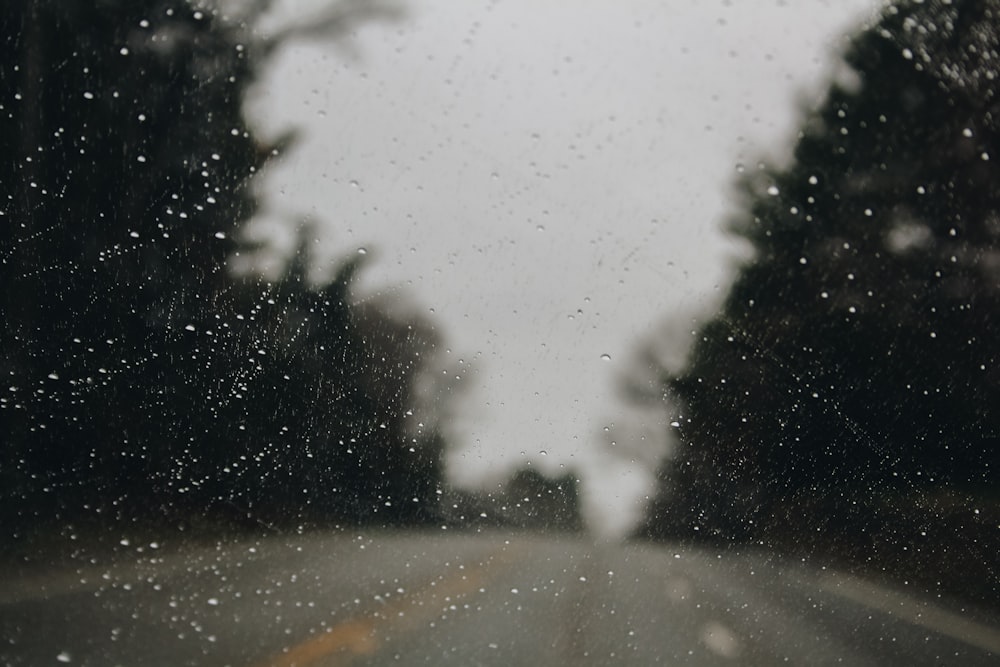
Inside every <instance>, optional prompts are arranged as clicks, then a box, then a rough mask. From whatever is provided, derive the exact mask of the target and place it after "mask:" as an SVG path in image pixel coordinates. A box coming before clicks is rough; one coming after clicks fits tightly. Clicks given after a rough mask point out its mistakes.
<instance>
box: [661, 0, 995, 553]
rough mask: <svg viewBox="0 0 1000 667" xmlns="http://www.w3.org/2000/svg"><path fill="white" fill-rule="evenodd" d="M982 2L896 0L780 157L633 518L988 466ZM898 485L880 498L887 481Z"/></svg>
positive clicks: (988, 38) (852, 492) (814, 514)
mask: <svg viewBox="0 0 1000 667" xmlns="http://www.w3.org/2000/svg"><path fill="white" fill-rule="evenodd" d="M997 26H1000V3H997V2H992V1H991V2H970V1H967V2H954V3H937V2H927V3H924V2H915V1H914V2H909V1H904V2H894V3H892V4H890V5H889V6H888V7H887V9H886V10H885V12H884V13H883V16H882V18H881V20H880V21H879V22H878V23H877V24H876V25H874V26H873V27H872V28H870V29H867V30H865V31H864V32H862V33H861V34H860V35H858V36H857V37H856V38H855V39H854V40H853V42H852V44H851V46H850V48H849V50H848V51H847V53H846V62H847V64H848V65H850V67H851V69H852V70H853V77H849V78H847V79H845V80H844V81H842V82H840V83H835V84H834V85H833V86H832V87H831V89H830V91H829V94H828V97H827V99H826V101H825V102H824V104H823V105H822V107H821V108H820V109H819V110H818V111H816V112H815V113H812V114H810V115H809V116H808V118H807V119H806V121H805V122H804V124H803V126H802V130H801V133H800V135H799V140H798V143H797V146H796V149H795V154H794V162H793V164H791V166H789V167H788V168H787V169H783V170H772V169H761V170H759V171H756V172H754V173H751V174H749V175H747V176H746V177H745V178H744V180H743V182H742V193H743V196H744V198H745V200H746V201H747V202H748V208H747V212H746V214H744V215H742V216H740V217H738V218H737V219H736V220H735V221H734V222H733V223H732V226H731V230H732V231H733V232H734V233H736V234H738V235H740V236H742V237H744V238H746V239H748V240H749V241H750V242H751V244H752V245H753V248H754V251H755V252H754V256H753V258H752V259H751V260H750V261H749V262H748V263H747V264H746V265H745V266H743V267H742V269H741V272H740V274H739V276H738V278H737V280H736V282H735V284H734V286H733V288H732V290H731V292H730V294H729V296H728V299H727V300H726V302H725V304H724V306H723V308H722V311H721V313H720V314H719V315H718V316H717V317H716V318H715V319H714V320H712V321H711V322H709V323H708V324H706V325H705V326H704V327H703V328H702V329H701V330H700V332H699V336H698V342H697V345H696V347H695V349H694V352H693V357H692V360H691V362H690V363H689V365H688V367H687V368H686V369H685V370H684V371H683V372H681V373H680V374H679V375H677V376H672V377H668V378H666V383H665V387H666V390H667V392H668V393H669V394H671V395H672V396H673V397H675V398H676V399H677V400H678V402H679V404H680V405H682V406H683V409H682V410H681V413H682V415H683V417H682V418H679V419H678V421H679V423H680V426H681V427H680V429H679V433H680V440H681V442H680V447H679V452H678V455H677V456H676V457H675V458H674V459H673V460H672V461H670V462H669V463H668V464H667V465H666V466H665V468H664V469H663V470H662V471H661V481H662V485H663V493H662V494H661V499H660V500H659V501H658V502H657V503H656V504H654V506H653V507H652V508H651V511H650V520H649V530H650V531H651V532H654V533H657V532H659V533H662V532H671V531H677V530H681V531H683V532H685V534H691V533H690V531H691V530H692V529H695V528H697V529H698V530H699V531H701V532H702V534H704V533H714V534H721V535H723V536H727V537H732V536H747V535H756V534H760V531H761V530H762V524H763V525H764V526H770V527H783V529H787V527H788V526H790V525H794V526H805V525H806V524H809V527H810V529H811V530H815V529H816V528H817V527H820V528H821V527H822V526H827V527H830V528H837V529H838V530H841V529H844V528H845V527H848V526H853V527H855V528H856V527H858V526H861V525H863V524H864V522H865V521H866V519H865V518H864V517H866V516H868V514H869V512H870V511H871V510H872V508H873V507H875V506H878V505H879V503H884V502H888V501H889V499H893V498H895V499H897V501H898V499H899V498H913V497H917V496H920V497H927V495H928V494H930V493H938V492H941V491H942V490H945V489H948V490H952V491H960V492H962V493H981V492H983V491H984V490H991V489H995V488H996V484H997V483H998V481H1000V477H998V475H1000V413H998V412H997V409H996V406H997V405H1000V402H998V401H1000V369H998V362H1000V343H998V341H1000V338H998V334H1000V319H998V318H1000V245H998V240H1000V194H998V191H997V189H996V187H995V184H996V183H997V182H998V178H1000V170H998V166H997V164H998V163H997V158H998V157H1000V98H998V96H997V92H996V91H997V86H996V84H995V81H996V79H997V77H998V76H1000V65H998V64H997V63H998V62H1000V60H998V59H997V58H998V51H1000V30H998V27H997ZM892 502H896V501H892Z"/></svg>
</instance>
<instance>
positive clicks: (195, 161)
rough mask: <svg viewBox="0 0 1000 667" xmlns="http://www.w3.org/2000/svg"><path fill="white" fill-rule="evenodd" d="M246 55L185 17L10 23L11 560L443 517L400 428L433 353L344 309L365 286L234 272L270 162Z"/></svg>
mask: <svg viewBox="0 0 1000 667" xmlns="http://www.w3.org/2000/svg"><path fill="white" fill-rule="evenodd" d="M265 5H266V3H257V5H256V11H261V10H262V9H263V7H264V6H265ZM341 18H343V17H341ZM247 36H248V32H247V30H246V26H245V25H242V24H239V23H238V22H235V21H231V20H227V19H224V18H221V17H219V16H218V15H217V14H216V13H215V12H214V11H212V10H210V9H208V8H206V7H204V6H201V5H198V4H195V3H189V2H184V1H183V0H174V1H171V0H144V1H132V0H129V1H116V0H89V1H82V2H73V3H64V2H55V1H54V0H19V1H17V2H12V3H8V5H5V7H4V11H3V12H2V15H0V63H2V65H0V67H2V70H0V71H2V74H0V81H2V82H3V85H2V89H0V95H2V98H0V153H2V155H3V156H4V157H3V160H2V162H0V185H2V190H3V195H4V196H3V199H2V201H0V222H2V224H0V260H2V261H0V279H2V281H3V284H4V289H3V292H2V296H0V317H2V318H3V321H4V328H3V331H2V336H3V338H2V341H0V372H2V374H3V387H2V389H0V433H2V437H3V450H2V454H0V485H2V494H3V509H2V510H0V523H3V524H4V526H5V528H7V530H5V533H9V534H8V535H7V536H8V537H9V536H10V535H13V534H16V533H17V531H18V530H20V529H21V528H23V527H24V526H30V525H31V524H33V523H36V522H41V521H51V520H60V519H62V518H71V517H78V516H80V515H83V514H89V515H94V514H96V515H99V516H106V517H112V518H114V517H118V518H121V517H125V518H142V517H149V516H157V515H163V516H169V517H178V516H185V515H190V514H192V513H212V512H225V513H228V514H229V515H237V516H239V517H241V520H244V519H246V520H253V521H256V522H263V523H272V524H273V523H286V524H287V523H292V522H298V521H302V520H312V521H377V522H379V523H399V522H413V521H424V520H428V519H429V518H431V516H432V507H433V501H434V489H435V487H436V485H437V483H438V481H439V478H440V464H439V458H440V457H439V451H438V450H439V448H440V442H439V440H440V439H439V438H438V437H437V436H436V435H435V434H433V433H427V434H421V433H418V432H417V431H416V430H415V428H413V427H411V426H410V425H409V423H408V421H409V419H410V418H409V417H408V416H407V411H408V409H409V407H410V406H411V405H412V403H413V399H414V391H415V386H416V381H417V378H418V376H419V375H420V373H421V372H422V371H423V369H424V368H425V366H426V363H427V360H428V359H429V357H430V355H431V354H432V353H433V350H434V348H435V345H436V336H435V334H434V332H433V329H432V328H430V326H429V325H428V324H426V323H424V322H417V321H403V320H397V319H396V318H393V317H392V316H390V314H389V313H388V312H386V311H384V310H382V309H379V308H377V307H366V308H359V307H356V306H353V305H351V304H350V299H349V287H350V282H351V277H352V275H353V273H354V270H355V269H356V263H348V264H346V265H345V266H344V268H343V269H342V270H341V272H340V274H339V276H338V278H337V279H336V280H334V281H333V282H332V283H331V284H330V285H328V286H326V287H324V288H321V289H314V288H311V287H310V286H308V285H307V284H306V283H305V281H304V279H303V275H302V274H303V268H302V266H301V265H296V266H293V267H291V268H290V269H289V272H288V275H286V277H285V278H284V279H283V280H281V281H279V282H278V283H275V284H264V283H255V282H253V281H250V282H237V281H235V280H234V279H232V278H231V277H230V275H229V273H228V272H227V269H226V260H227V258H228V257H229V256H231V254H232V253H233V252H235V251H236V250H237V247H236V244H235V243H234V241H233V239H234V238H235V237H236V232H237V231H238V229H239V226H240V224H241V223H242V222H243V221H245V220H246V219H247V218H248V217H249V216H251V215H252V214H253V212H254V202H253V200H252V198H251V196H250V194H249V192H248V189H247V180H248V178H249V177H250V175H251V174H252V173H253V172H254V171H255V170H256V169H257V168H259V167H260V166H261V164H262V163H263V162H264V161H265V160H266V158H267V156H269V155H270V154H272V153H273V152H274V147H271V146H261V145H260V144H258V143H257V142H256V141H255V140H254V138H253V137H252V136H251V134H250V132H249V130H248V128H247V126H246V124H245V122H244V120H243V117H242V114H241V104H242V99H243V92H244V90H245V89H246V87H247V86H248V84H249V83H250V82H251V80H252V75H253V71H254V70H253V63H252V62H251V60H250V55H251V52H252V51H253V47H254V44H253V43H252V42H251V43H247V42H246V41H244V40H245V39H246V38H247Z"/></svg>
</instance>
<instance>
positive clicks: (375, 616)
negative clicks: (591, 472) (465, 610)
mask: <svg viewBox="0 0 1000 667" xmlns="http://www.w3.org/2000/svg"><path fill="white" fill-rule="evenodd" d="M516 551H517V550H516V549H514V548H513V547H510V546H508V547H506V548H504V549H502V550H500V551H498V552H495V553H494V554H492V555H491V556H489V557H487V558H486V560H485V562H484V563H483V564H482V565H479V566H476V567H466V568H465V569H462V570H460V571H458V572H457V573H455V574H454V575H452V576H450V577H448V578H445V579H443V580H440V579H435V580H433V581H431V582H429V583H428V584H427V585H426V586H424V587H423V588H421V589H419V590H417V591H416V592H414V593H412V594H409V595H405V596H402V597H399V598H397V599H395V600H393V601H392V602H389V603H388V604H386V605H384V606H382V607H380V608H379V609H377V610H375V611H371V612H369V613H367V614H363V615H361V616H358V617H355V618H351V619H348V620H346V621H344V622H343V623H338V624H337V625H335V626H333V627H332V628H330V629H328V630H326V631H325V632H323V633H322V634H320V635H318V636H316V637H313V638H311V639H307V640H306V641H304V642H301V643H299V644H296V645H295V646H292V647H291V648H289V649H288V650H286V651H284V652H283V653H281V654H280V655H276V656H274V657H273V658H271V659H270V660H267V661H266V662H263V663H261V664H260V665H258V667H307V666H308V665H313V664H316V663H317V662H318V661H320V660H323V664H324V665H328V666H330V667H340V666H341V665H348V664H350V663H351V662H352V661H353V660H354V659H355V658H356V657H359V656H366V655H372V654H374V653H375V652H376V651H378V649H379V648H380V642H379V635H380V634H385V633H386V632H387V631H391V632H393V633H394V634H396V635H398V634H405V633H408V632H412V631H414V630H416V629H417V628H418V627H423V626H425V625H426V623H427V622H428V621H430V620H432V619H434V618H436V617H438V616H439V615H440V614H441V611H442V610H443V609H445V608H447V607H448V606H449V605H451V604H454V601H455V599H457V598H462V597H465V596H468V595H471V594H473V593H475V592H476V591H477V590H478V589H480V588H481V587H482V585H483V584H484V583H485V582H486V581H488V580H490V579H492V578H495V577H496V576H497V575H498V574H499V573H500V572H502V571H503V570H504V569H506V568H507V567H509V566H510V565H511V564H513V562H514V561H515V559H516V553H515V552H516Z"/></svg>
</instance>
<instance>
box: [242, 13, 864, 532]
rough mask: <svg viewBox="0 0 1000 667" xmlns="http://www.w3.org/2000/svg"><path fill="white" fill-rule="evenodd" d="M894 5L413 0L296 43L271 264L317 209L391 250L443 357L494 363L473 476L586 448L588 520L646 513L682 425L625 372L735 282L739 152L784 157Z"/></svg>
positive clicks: (393, 287) (453, 465)
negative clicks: (673, 430)
mask: <svg viewBox="0 0 1000 667" xmlns="http://www.w3.org/2000/svg"><path fill="white" fill-rule="evenodd" d="M311 3H312V4H316V3H317V0H311ZM304 4H305V3H304V2H302V1H299V2H292V1H291V0H288V1H287V2H285V3H284V5H285V6H286V7H294V8H296V9H297V10H298V11H301V9H302V7H303V5H304ZM873 4H874V3H873V2H872V0H849V1H840V0H838V1H832V0H831V1H830V2H822V1H817V0H812V1H805V0H802V1H797V0H787V1H780V0H768V1H764V0H761V1H753V2H751V1H749V0H743V1H739V0H732V1H717V2H705V1H702V0H698V1H697V2H695V1H694V0H687V1H680V0H677V1H669V0H628V1H623V0H573V1H572V2H571V1H570V0H545V1H540V0H502V1H497V2H491V1H489V0H462V1H460V2H459V1H457V0H450V1H449V0H406V1H405V3H403V4H401V5H400V6H402V7H403V8H404V9H405V16H404V17H403V18H402V19H401V20H398V21H396V22H391V23H390V22H386V23H370V24H364V25H362V26H360V27H359V28H358V30H357V32H356V34H353V35H351V36H350V37H348V38H345V39H343V40H341V41H339V42H332V43H323V42H316V41H313V42H305V41H303V42H292V43H290V44H288V45H286V47H284V48H282V49H281V50H280V51H279V52H278V53H277V55H276V57H275V58H274V59H273V61H272V62H271V63H270V64H269V67H268V68H267V71H266V74H265V75H264V76H263V77H262V79H261V81H260V83H259V84H258V86H257V87H256V89H255V93H256V94H255V95H254V96H253V97H252V98H251V99H250V101H249V104H248V111H249V113H250V116H251V120H252V121H253V122H254V124H255V125H256V126H257V127H258V128H259V131H260V133H261V134H262V135H263V136H265V137H268V136H276V135H277V134H279V133H280V132H282V131H284V130H287V129H296V130H297V131H298V132H299V139H298V143H297V144H295V146H294V148H293V149H292V150H291V151H290V152H289V153H288V154H287V155H285V156H284V157H283V158H282V159H281V160H280V161H275V162H273V163H272V164H271V165H270V166H269V167H268V168H267V169H266V171H265V172H264V173H263V174H262V175H261V177H260V178H259V179H258V182H257V186H258V192H259V194H260V195H261V197H262V199H263V207H262V211H261V214H260V216H259V218H258V219H257V220H255V221H254V223H253V225H252V227H251V230H252V233H253V234H255V235H256V236H258V237H259V238H262V239H267V240H268V241H269V242H270V243H271V251H270V252H269V253H266V254H265V256H264V257H263V258H262V260H263V265H264V267H265V269H266V268H267V267H268V266H270V267H271V268H272V270H273V268H274V267H276V266H278V265H279V264H280V259H281V258H282V257H284V256H285V255H286V254H287V252H288V251H289V250H291V248H292V247H293V246H294V241H293V240H292V239H293V232H294V229H295V228H296V225H297V223H298V221H300V220H301V219H302V218H304V217H308V218H311V219H313V220H315V221H316V223H317V227H316V236H317V239H318V243H317V244H316V249H317V252H318V254H319V255H320V256H321V257H325V258H328V259H329V261H328V262H321V265H322V266H326V267H329V266H332V264H333V262H335V261H336V260H337V259H342V258H343V257H344V256H346V255H348V254H351V253H354V252H357V251H358V249H359V248H365V249H366V250H369V251H371V252H372V254H373V258H372V261H371V262H370V264H369V265H368V267H367V269H366V270H365V271H364V273H363V274H362V276H361V280H360V282H359V286H358V294H359V296H360V297H361V298H364V297H365V296H366V295H368V296H370V295H373V294H376V293H392V294H394V295H396V297H397V298H398V299H400V300H402V301H403V302H404V303H406V304H408V307H410V308H412V309H414V310H416V311H418V312H421V311H422V312H426V313H427V314H428V315H429V316H430V317H431V318H432V319H433V321H434V322H435V323H436V324H437V326H438V328H439V330H440V331H441V333H442V334H443V335H444V337H445V340H446V342H447V347H448V348H449V350H450V352H449V353H448V354H447V355H446V359H445V360H444V361H443V362H442V363H448V364H450V365H458V364H459V360H460V359H461V360H462V361H463V362H464V363H463V365H464V364H470V363H471V364H472V366H471V368H472V370H471V371H470V376H471V379H472V381H471V382H469V383H467V385H469V386H471V391H470V392H469V393H468V394H467V395H466V396H465V398H464V400H463V402H462V404H461V405H460V410H459V418H458V419H457V420H456V423H455V425H454V429H453V432H452V437H453V440H454V441H455V445H456V446H457V447H456V449H455V451H454V452H452V455H451V456H450V458H449V470H450V472H451V474H452V476H453V478H454V479H455V480H456V481H458V482H460V483H464V484H474V483H485V482H491V483H492V482H495V481H498V480H499V479H501V478H502V477H503V476H504V475H505V474H507V473H509V472H510V471H512V470H513V469H514V468H515V467H520V466H523V465H524V464H525V463H526V462H527V461H530V462H531V463H532V465H534V466H537V467H539V468H541V469H542V470H543V471H546V472H549V473H553V474H556V473H559V472H560V471H561V469H564V470H565V469H573V470H574V471H575V472H576V473H577V474H579V475H581V476H582V477H583V478H584V482H585V485H586V486H585V490H584V491H585V494H586V496H585V499H586V501H587V505H586V508H587V512H588V514H589V516H590V518H591V519H592V520H593V521H594V522H595V523H597V524H599V525H601V526H604V527H605V528H606V529H608V530H611V531H613V530H614V529H616V528H617V529H623V528H624V527H625V526H626V525H627V524H628V522H629V521H630V520H631V519H632V518H634V517H636V516H638V512H639V511H640V510H641V500H642V498H643V497H644V495H645V494H647V493H649V491H650V488H651V487H650V484H651V473H652V469H653V467H654V466H655V461H656V457H657V456H660V455H662V453H663V452H665V451H666V450H667V448H668V443H666V442H665V441H664V440H663V437H662V434H663V433H665V432H666V431H667V430H668V428H667V425H666V424H665V423H663V422H664V418H665V417H666V415H665V414H661V411H652V412H651V411H648V410H646V411H643V410H641V409H638V408H636V407H634V406H627V405H624V404H623V403H622V401H621V400H620V399H619V398H618V395H617V391H616V382H617V378H618V377H619V376H620V375H621V374H622V373H624V372H626V370H627V369H629V368H632V366H633V365H634V358H633V357H631V356H630V355H631V354H632V353H633V350H634V347H635V345H636V344H637V342H638V341H640V340H641V339H643V338H645V337H649V336H650V335H651V334H652V333H653V332H654V331H659V330H660V329H661V328H662V327H663V325H664V321H665V320H666V321H668V322H670V321H671V320H672V326H669V327H668V328H669V330H670V331H671V332H673V334H674V340H672V341H667V343H666V344H667V345H672V346H674V351H675V352H676V351H677V350H682V349H684V346H685V345H687V344H688V340H689V339H690V336H689V335H687V334H686V333H685V330H688V329H690V321H691V317H692V316H693V315H694V314H697V313H699V312H703V311H705V310H706V309H708V310H710V309H711V307H712V306H713V305H714V304H715V303H717V302H718V300H719V298H721V295H723V294H724V292H725V288H726V286H727V284H728V280H729V279H730V276H731V272H732V266H733V261H734V258H735V257H737V256H738V254H739V251H740V248H741V246H740V245H739V244H738V243H737V242H736V241H735V240H733V239H731V238H727V237H726V236H725V235H724V234H723V233H722V231H721V226H722V223H723V222H724V220H725V218H726V214H727V212H728V211H730V210H731V206H732V204H731V203H730V202H729V194H730V192H731V185H732V183H733V179H734V176H735V168H736V165H737V164H738V163H742V162H744V161H746V162H749V163H751V164H752V163H756V162H757V161H758V160H759V159H761V158H767V159H783V158H784V157H787V152H788V150H789V148H790V146H791V144H792V142H793V140H794V133H795V131H796V127H797V120H798V118H799V117H800V116H799V111H798V109H799V102H805V103H806V104H808V105H815V104H816V103H818V102H819V100H820V96H821V94H822V91H824V90H825V88H826V85H827V83H828V82H829V79H830V77H831V75H832V71H833V66H834V62H832V59H831V57H830V54H831V53H833V52H834V51H835V50H836V48H837V47H838V46H839V45H841V44H842V41H841V40H842V39H843V37H844V35H845V34H847V32H849V31H850V30H851V29H852V28H854V27H856V26H857V25H859V24H860V22H861V21H862V20H864V19H865V18H867V17H868V16H869V14H870V11H871V8H872V7H873ZM285 11H288V10H287V9H286V10H285ZM602 355H609V356H610V360H604V359H602ZM630 362H632V365H630ZM612 424H614V426H613V427H612ZM606 426H607V427H610V428H609V431H608V432H605V431H604V427H606ZM643 437H644V438H645V439H644V440H643V439H642V438H643ZM611 439H613V440H614V441H615V442H616V445H615V446H614V447H611V446H609V444H608V443H609V440H611ZM543 452H544V454H543ZM633 459H634V460H633Z"/></svg>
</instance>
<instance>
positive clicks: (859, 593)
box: [819, 574, 1000, 656]
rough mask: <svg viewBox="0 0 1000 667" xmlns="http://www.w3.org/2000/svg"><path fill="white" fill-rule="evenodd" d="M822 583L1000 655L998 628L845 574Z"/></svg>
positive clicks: (833, 590)
mask: <svg viewBox="0 0 1000 667" xmlns="http://www.w3.org/2000/svg"><path fill="white" fill-rule="evenodd" d="M819 586H820V588H822V589H823V590H825V591H827V592H829V593H833V594H834V595H839V596H840V597H843V598H846V599H848V600H851V601H853V602H858V603H860V604H863V605H865V606H866V607H870V608H871V609H875V610H878V611H881V612H885V613H886V614H890V615H892V616H895V617H896V618H899V619H902V620H904V621H907V622H909V623H912V624H913V625H919V626H920V627H922V628H926V629H928V630H932V631H934V632H936V633H938V634H941V635H945V636H947V637H951V638H952V639H957V640H959V641H961V642H964V643H966V644H968V645H970V646H975V647H976V648H980V649H982V650H984V651H989V652H990V653H993V654H995V655H998V656H1000V630H998V629H996V628H991V627H989V626H986V625H982V624H981V623H976V622H975V621H970V620H968V619H965V618H963V617H961V616H959V615H958V614H956V613H954V612H950V611H946V610H944V609H941V608H940V607H935V606H934V605H932V604H929V603H927V602H918V601H917V600H914V599H913V598H910V597H908V596H906V595H903V594H902V593H897V592H896V591H892V590H889V589H887V588H883V587H881V586H877V585H875V584H873V583H871V582H868V581H864V580H863V579H859V578H857V577H852V576H848V575H845V574H829V575H827V576H825V577H822V578H820V580H819Z"/></svg>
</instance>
